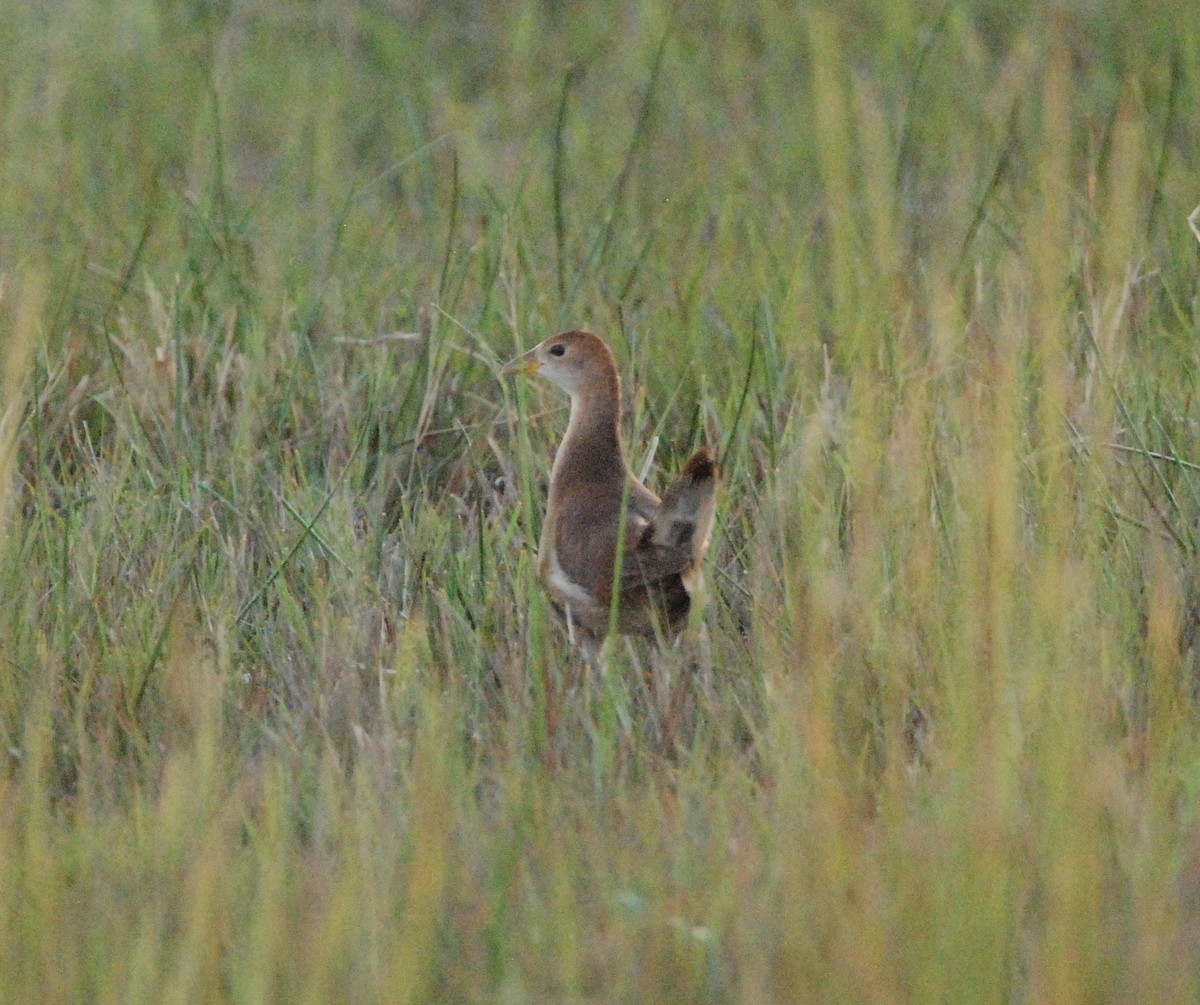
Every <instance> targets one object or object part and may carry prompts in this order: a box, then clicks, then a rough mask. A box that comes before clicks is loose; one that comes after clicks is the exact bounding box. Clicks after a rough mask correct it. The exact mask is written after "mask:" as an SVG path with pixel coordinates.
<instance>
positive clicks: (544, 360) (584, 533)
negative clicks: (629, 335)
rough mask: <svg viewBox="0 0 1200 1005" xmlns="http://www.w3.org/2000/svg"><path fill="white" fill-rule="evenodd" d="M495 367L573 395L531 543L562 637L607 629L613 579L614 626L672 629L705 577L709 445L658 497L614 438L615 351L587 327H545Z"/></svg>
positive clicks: (631, 631)
mask: <svg viewBox="0 0 1200 1005" xmlns="http://www.w3.org/2000/svg"><path fill="white" fill-rule="evenodd" d="M502 372H503V373H504V374H506V375H512V374H525V375H529V376H538V377H541V378H544V379H545V380H548V381H550V382H551V383H552V384H556V385H557V386H558V387H560V388H561V389H562V390H564V391H566V392H567V394H568V395H569V396H570V399H571V414H570V418H569V420H568V421H567V429H566V433H565V434H564V435H563V438H562V442H561V443H560V444H559V446H558V450H557V451H556V453H555V456H554V464H553V467H552V468H551V472H550V493H549V498H548V500H547V504H546V514H545V518H544V520H543V521H542V533H541V540H540V542H539V544H538V576H539V578H540V580H541V582H542V585H543V586H544V588H545V589H546V591H547V593H548V594H549V595H550V598H551V601H552V604H553V606H554V608H555V610H556V612H557V613H558V615H559V616H560V618H561V619H562V620H563V621H564V622H565V623H566V628H567V634H568V638H569V639H570V640H571V642H572V643H579V644H581V645H582V646H583V647H584V648H585V649H591V648H594V647H595V646H596V645H597V644H600V643H602V642H603V641H604V638H605V637H606V636H607V634H608V632H609V629H610V625H611V612H612V606H613V605H612V600H613V588H614V586H616V588H617V592H618V596H617V612H616V613H617V617H616V624H615V627H616V630H617V633H618V634H622V635H632V636H642V637H644V638H647V639H650V640H652V641H659V642H662V641H664V640H667V639H670V638H673V637H675V636H677V635H678V634H679V633H680V632H681V631H682V629H683V628H684V627H685V625H686V623H687V620H688V616H689V612H690V611H691V609H692V606H693V604H694V603H696V602H697V597H698V594H699V591H700V589H701V587H702V584H703V575H702V568H701V566H702V562H703V559H704V554H705V552H706V551H707V549H708V545H709V540H710V538H711V535H712V526H713V519H714V516H715V513H716V493H717V483H718V480H719V477H720V472H719V469H718V467H717V461H716V456H715V454H714V453H713V451H712V449H711V448H710V447H707V446H704V447H701V448H700V449H699V450H698V451H696V453H695V454H693V455H692V456H691V457H690V458H689V459H688V461H687V462H686V463H685V464H684V465H683V467H682V469H681V470H680V472H679V475H678V476H677V478H676V480H675V482H674V483H673V484H672V485H671V486H670V488H668V489H667V491H666V493H665V494H664V495H663V496H662V498H659V497H658V496H657V495H656V494H655V493H654V492H652V491H651V490H650V489H649V488H647V487H646V486H645V485H644V484H642V482H641V481H639V480H638V479H637V477H636V476H635V475H634V473H633V472H632V470H630V467H629V464H628V462H627V461H626V459H625V451H624V448H623V447H622V445H621V436H620V423H621V378H620V374H619V373H618V371H617V365H616V361H615V360H614V359H613V354H612V351H611V350H610V349H609V347H608V345H607V344H606V343H605V341H604V340H603V339H602V338H601V337H600V336H598V335H594V334H592V333H591V332H585V331H568V332H564V333H562V334H560V335H554V336H551V337H550V338H547V339H546V340H545V341H543V342H540V343H539V344H538V345H536V346H534V347H533V348H532V349H530V350H529V351H528V352H526V353H525V354H524V355H522V356H518V357H517V358H516V359H513V360H512V361H510V362H509V363H508V364H506V365H505V367H504V368H503V371H502ZM618 553H619V556H620V569H619V571H618V570H617V568H616V566H617V561H618Z"/></svg>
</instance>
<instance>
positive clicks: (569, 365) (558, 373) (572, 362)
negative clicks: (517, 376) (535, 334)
mask: <svg viewBox="0 0 1200 1005" xmlns="http://www.w3.org/2000/svg"><path fill="white" fill-rule="evenodd" d="M502 372H503V373H505V374H514V373H523V374H527V375H529V376H537V377H544V378H545V379H546V380H548V381H550V382H551V383H552V384H557V385H558V386H559V387H561V388H562V389H563V390H564V391H566V392H567V394H569V395H570V396H571V397H572V398H577V397H578V398H587V397H591V396H593V395H596V394H602V395H611V394H612V389H613V388H616V387H619V384H618V378H617V365H616V362H615V361H614V360H613V355H612V353H611V352H610V351H609V348H608V346H607V345H605V344H604V340H603V339H602V338H600V336H598V335H593V334H591V332H578V331H575V332H564V333H563V334H562V335H553V336H551V337H550V338H548V339H546V340H545V341H544V342H539V343H538V344H537V345H535V346H534V347H533V348H532V349H530V350H529V352H527V353H525V354H524V355H523V356H518V357H517V358H516V359H514V360H512V361H511V362H510V363H508V364H506V365H505V367H504V369H503V371H502Z"/></svg>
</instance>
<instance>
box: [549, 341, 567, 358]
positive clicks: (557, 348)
mask: <svg viewBox="0 0 1200 1005" xmlns="http://www.w3.org/2000/svg"><path fill="white" fill-rule="evenodd" d="M566 352H567V347H566V346H565V345H563V344H562V343H561V342H559V343H557V344H556V345H552V346H551V347H550V355H551V356H565V355H566Z"/></svg>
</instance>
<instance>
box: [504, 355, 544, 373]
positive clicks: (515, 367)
mask: <svg viewBox="0 0 1200 1005" xmlns="http://www.w3.org/2000/svg"><path fill="white" fill-rule="evenodd" d="M541 368H542V363H541V360H539V359H538V358H537V349H536V348H534V349H530V350H529V352H527V353H525V354H524V355H523V356H518V357H517V358H516V359H510V360H509V361H508V362H507V363H505V364H504V368H503V369H502V370H501V371H500V372H501V373H502V374H503V375H504V376H505V377H511V376H512V375H513V374H517V373H523V374H525V376H527V377H532V376H533V375H534V374H536V373H537V372H538V371H539V370H540V369H541Z"/></svg>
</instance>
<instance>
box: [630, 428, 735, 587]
mask: <svg viewBox="0 0 1200 1005" xmlns="http://www.w3.org/2000/svg"><path fill="white" fill-rule="evenodd" d="M716 491H717V464H716V460H715V458H714V457H713V453H712V450H710V449H709V448H708V447H702V448H701V449H700V450H699V451H697V452H696V453H695V454H694V455H693V456H692V457H691V458H690V459H689V460H688V462H687V463H686V464H685V465H684V466H683V470H682V471H680V473H679V477H678V478H676V479H675V483H674V484H673V485H672V486H671V487H670V488H669V489H668V490H667V493H666V495H664V496H663V498H662V502H661V504H660V505H659V506H658V509H657V510H656V511H655V513H654V515H653V518H652V519H651V520H650V522H649V523H648V524H647V525H646V527H645V529H644V531H643V532H642V534H641V535H640V537H638V538H636V539H634V540H632V541H628V540H627V542H626V544H627V551H626V555H625V560H624V565H623V566H622V570H621V587H622V589H630V588H633V587H636V586H639V585H643V584H646V583H652V582H655V581H656V580H660V579H665V578H666V577H667V576H672V575H677V574H681V573H684V572H687V571H688V569H690V568H691V567H692V566H694V565H695V564H696V563H697V562H699V561H700V559H701V558H703V556H704V552H705V549H707V548H708V539H709V535H710V534H711V532H712V524H713V516H714V514H715V512H716Z"/></svg>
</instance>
